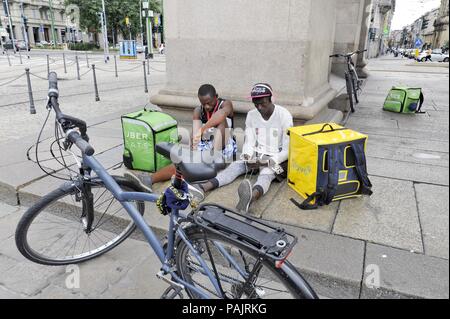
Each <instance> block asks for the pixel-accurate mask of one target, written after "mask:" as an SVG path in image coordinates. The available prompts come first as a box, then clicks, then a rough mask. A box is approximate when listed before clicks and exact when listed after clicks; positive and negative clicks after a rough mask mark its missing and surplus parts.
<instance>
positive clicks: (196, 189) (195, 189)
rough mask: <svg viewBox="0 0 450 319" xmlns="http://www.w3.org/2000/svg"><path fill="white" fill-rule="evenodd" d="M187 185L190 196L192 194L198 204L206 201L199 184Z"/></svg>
mask: <svg viewBox="0 0 450 319" xmlns="http://www.w3.org/2000/svg"><path fill="white" fill-rule="evenodd" d="M187 185H188V189H189V194H191V195H192V196H193V197H194V199H195V200H196V201H197V202H199V203H201V202H203V201H204V200H205V192H204V190H203V189H202V188H201V187H200V185H199V184H194V185H191V184H189V183H187Z"/></svg>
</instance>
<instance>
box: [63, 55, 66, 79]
mask: <svg viewBox="0 0 450 319" xmlns="http://www.w3.org/2000/svg"><path fill="white" fill-rule="evenodd" d="M63 61H64V73H66V74H67V67H66V54H65V53H64V52H63Z"/></svg>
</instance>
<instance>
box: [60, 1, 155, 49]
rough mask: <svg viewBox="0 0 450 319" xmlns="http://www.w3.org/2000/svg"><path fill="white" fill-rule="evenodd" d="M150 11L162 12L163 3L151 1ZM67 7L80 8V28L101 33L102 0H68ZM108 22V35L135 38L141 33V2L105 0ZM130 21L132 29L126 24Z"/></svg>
mask: <svg viewBox="0 0 450 319" xmlns="http://www.w3.org/2000/svg"><path fill="white" fill-rule="evenodd" d="M149 2H150V9H151V10H153V11H154V12H158V13H160V12H161V3H160V2H159V1H157V0H150V1H149ZM65 4H66V5H69V4H75V5H77V6H78V7H79V8H80V27H81V28H83V29H87V30H88V31H89V32H94V33H95V32H100V31H101V30H100V28H101V24H100V21H99V17H98V15H97V13H98V12H100V11H102V1H101V0H66V1H65ZM105 10H106V20H107V23H108V34H110V35H111V34H114V35H115V40H117V35H118V34H122V35H123V36H124V37H125V38H127V37H128V36H129V34H130V31H131V34H132V36H133V37H135V36H136V35H137V34H140V33H141V29H140V14H141V11H142V10H141V8H139V0H105ZM126 17H128V18H129V20H130V28H129V27H128V26H127V25H126V23H125V18H126Z"/></svg>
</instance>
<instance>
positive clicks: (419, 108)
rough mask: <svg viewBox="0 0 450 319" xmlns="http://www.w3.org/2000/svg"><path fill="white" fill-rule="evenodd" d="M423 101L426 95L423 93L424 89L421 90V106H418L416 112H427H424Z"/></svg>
mask: <svg viewBox="0 0 450 319" xmlns="http://www.w3.org/2000/svg"><path fill="white" fill-rule="evenodd" d="M423 102H425V96H424V95H423V92H422V90H420V104H419V107H418V108H417V111H416V113H418V114H425V113H426V112H422V106H423Z"/></svg>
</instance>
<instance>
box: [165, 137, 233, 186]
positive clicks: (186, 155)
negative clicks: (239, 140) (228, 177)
mask: <svg viewBox="0 0 450 319" xmlns="http://www.w3.org/2000/svg"><path fill="white" fill-rule="evenodd" d="M156 152H157V153H158V154H161V155H162V156H164V157H165V158H168V159H170V160H171V161H172V163H174V164H175V165H176V166H177V167H178V169H179V170H180V171H181V173H182V174H183V177H184V179H185V180H186V181H187V182H189V183H193V182H199V181H206V180H209V179H211V178H214V177H216V176H217V171H218V170H220V169H222V168H224V166H225V163H224V161H223V159H222V157H221V156H220V158H219V157H217V158H212V157H211V156H208V155H209V154H206V153H207V152H200V151H192V150H190V149H189V148H187V147H183V146H181V145H179V144H171V143H167V142H164V143H158V144H156Z"/></svg>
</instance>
